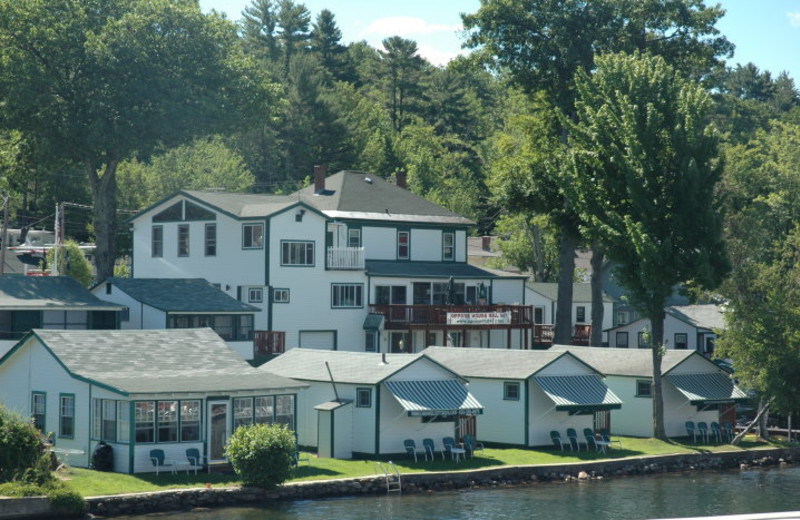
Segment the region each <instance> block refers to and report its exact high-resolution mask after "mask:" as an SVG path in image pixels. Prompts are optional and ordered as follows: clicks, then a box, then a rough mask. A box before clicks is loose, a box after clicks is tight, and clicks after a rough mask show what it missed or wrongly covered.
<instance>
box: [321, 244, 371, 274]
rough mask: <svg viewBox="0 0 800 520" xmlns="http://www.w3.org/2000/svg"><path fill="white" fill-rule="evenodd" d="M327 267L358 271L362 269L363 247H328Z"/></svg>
mask: <svg viewBox="0 0 800 520" xmlns="http://www.w3.org/2000/svg"><path fill="white" fill-rule="evenodd" d="M327 267H328V269H340V270H348V271H358V270H361V269H364V248H363V247H329V248H328V263H327Z"/></svg>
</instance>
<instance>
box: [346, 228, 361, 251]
mask: <svg viewBox="0 0 800 520" xmlns="http://www.w3.org/2000/svg"><path fill="white" fill-rule="evenodd" d="M347 246H348V247H361V230H360V229H348V230H347Z"/></svg>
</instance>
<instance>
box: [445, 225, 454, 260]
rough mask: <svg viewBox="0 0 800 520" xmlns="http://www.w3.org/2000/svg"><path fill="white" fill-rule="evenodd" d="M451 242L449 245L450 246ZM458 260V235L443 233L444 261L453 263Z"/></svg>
mask: <svg viewBox="0 0 800 520" xmlns="http://www.w3.org/2000/svg"><path fill="white" fill-rule="evenodd" d="M448 242H449V244H448ZM455 259H456V234H455V233H453V232H452V231H446V232H444V233H442V260H443V261H445V262H452V261H453V260H455Z"/></svg>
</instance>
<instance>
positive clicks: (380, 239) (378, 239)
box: [361, 226, 397, 260]
mask: <svg viewBox="0 0 800 520" xmlns="http://www.w3.org/2000/svg"><path fill="white" fill-rule="evenodd" d="M361 243H362V245H363V246H364V255H365V258H366V259H367V260H396V259H397V230H396V229H395V228H393V227H370V226H364V227H363V228H361Z"/></svg>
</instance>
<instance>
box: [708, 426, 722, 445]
mask: <svg viewBox="0 0 800 520" xmlns="http://www.w3.org/2000/svg"><path fill="white" fill-rule="evenodd" d="M710 428H711V432H710V433H711V436H712V437H714V440H715V441H716V442H722V430H721V429H720V427H719V423H718V422H712V423H711V425H710Z"/></svg>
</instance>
